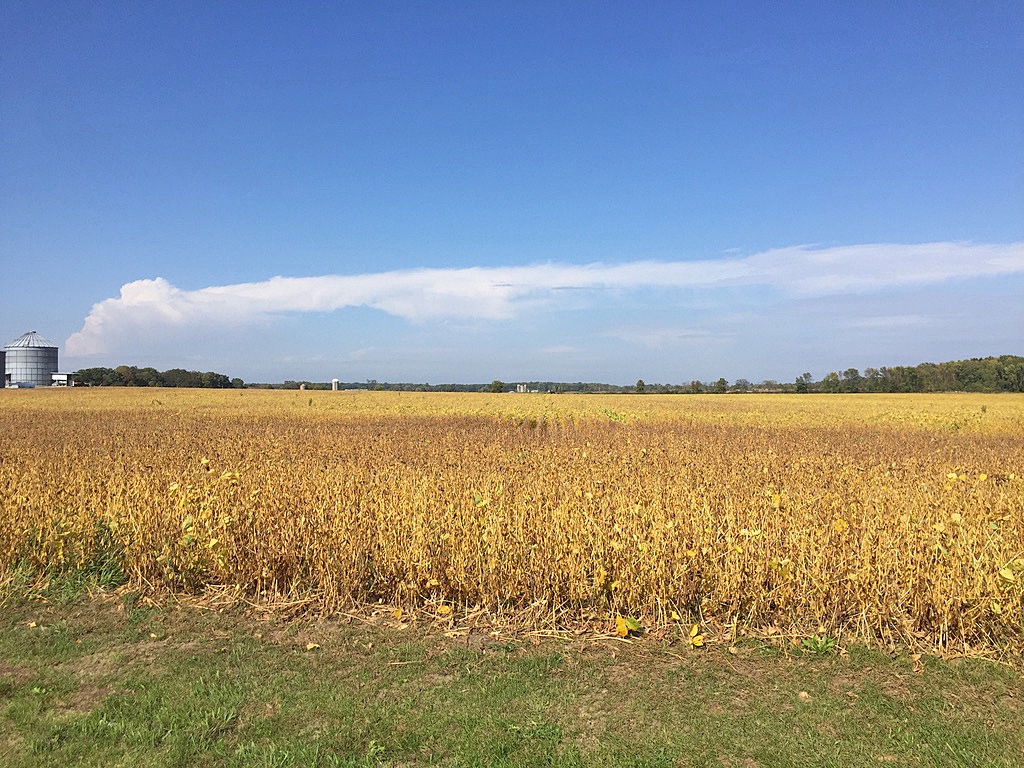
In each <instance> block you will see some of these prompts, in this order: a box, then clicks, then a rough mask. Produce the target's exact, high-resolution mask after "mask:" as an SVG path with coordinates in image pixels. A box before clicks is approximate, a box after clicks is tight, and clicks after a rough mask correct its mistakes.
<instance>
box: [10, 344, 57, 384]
mask: <svg viewBox="0 0 1024 768" xmlns="http://www.w3.org/2000/svg"><path fill="white" fill-rule="evenodd" d="M4 352H5V353H6V358H7V359H6V363H5V366H4V367H5V370H6V371H7V375H6V377H5V378H6V380H7V383H8V384H11V385H16V384H31V385H33V386H36V387H48V386H50V384H51V383H52V381H53V380H52V376H53V374H55V373H56V372H57V345H56V344H54V343H53V342H52V341H48V340H47V339H44V338H43V337H42V336H40V335H39V334H38V333H36V332H35V331H29V332H28V333H26V334H24V335H23V336H19V337H18V338H16V339H15V340H14V341H12V342H11V343H10V344H8V345H7V346H5V347H4Z"/></svg>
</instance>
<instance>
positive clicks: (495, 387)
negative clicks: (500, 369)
mask: <svg viewBox="0 0 1024 768" xmlns="http://www.w3.org/2000/svg"><path fill="white" fill-rule="evenodd" d="M487 391H488V392H495V393H497V392H504V391H505V382H504V381H499V380H498V379H495V380H494V381H492V382H491V383H490V384H488V385H487Z"/></svg>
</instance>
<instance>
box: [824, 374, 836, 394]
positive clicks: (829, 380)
mask: <svg viewBox="0 0 1024 768" xmlns="http://www.w3.org/2000/svg"><path fill="white" fill-rule="evenodd" d="M839 387H840V382H839V374H838V373H836V372H835V371H830V372H829V374H828V375H827V376H826V377H825V378H824V379H822V380H821V391H822V392H838V391H839Z"/></svg>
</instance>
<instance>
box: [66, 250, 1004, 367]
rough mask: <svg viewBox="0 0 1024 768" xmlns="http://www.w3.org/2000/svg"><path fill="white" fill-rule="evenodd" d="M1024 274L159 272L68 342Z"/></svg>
mask: <svg viewBox="0 0 1024 768" xmlns="http://www.w3.org/2000/svg"><path fill="white" fill-rule="evenodd" d="M1021 273H1024V243H1010V244H1002V245H984V244H982V245H979V244H972V243H929V244H920V245H891V244H869V245H854V246H842V247H834V248H815V247H810V246H798V247H791V248H781V249H774V250H770V251H765V252H762V253H757V254H753V255H751V256H746V257H741V258H726V259H715V260H710V259H707V260H698V261H674V262H652V261H638V262H627V263H622V264H611V265H608V264H587V265H567V264H537V265H531V266H519V267H472V268H461V269H414V270H401V271H392V272H380V273H375V274H364V275H326V276H322V277H274V278H271V279H269V280H266V281H263V282H257V283H241V284H238V285H225V286H214V287H209V288H201V289H199V290H193V291H184V290H181V289H179V288H177V287H175V286H174V285H172V284H171V283H169V282H168V281H167V280H165V279H163V278H161V277H157V278H154V279H151V280H137V281H135V282H131V283H127V284H125V285H124V286H122V288H121V294H120V296H118V297H116V298H110V299H105V300H103V301H101V302H99V303H97V304H95V305H94V306H93V308H92V311H91V312H90V313H89V315H88V316H87V317H86V318H85V321H84V323H83V325H82V328H81V330H79V331H78V332H76V333H74V334H72V335H71V336H70V337H69V338H68V340H67V342H66V345H65V346H66V350H67V352H68V354H70V355H89V354H96V353H100V352H104V351H108V350H109V349H110V348H111V347H112V346H113V345H114V344H115V343H116V339H117V338H118V337H119V336H120V335H121V333H123V332H124V331H125V330H126V329H129V330H134V331H140V330H141V331H145V330H152V331H156V330H158V329H160V328H167V327H175V326H177V327H188V326H197V325H205V324H210V323H230V324H244V323H248V322H252V321H253V320H254V319H257V318H260V317H263V316H267V315H271V314H274V313H281V312H333V311H336V310H339V309H343V308H345V307H358V306H361V307H372V308H375V309H379V310H381V311H383V312H387V313H389V314H392V315H396V316H399V317H403V318H407V319H409V320H427V319H432V318H439V317H463V318H480V319H489V320H501V319H508V318H512V317H514V316H515V315H516V313H517V311H518V310H519V309H520V308H521V307H522V306H523V305H524V304H525V303H527V302H537V301H552V302H554V301H557V297H558V296H559V294H560V292H562V291H565V290H577V291H580V290H582V291H607V290H637V289H643V288H661V289H713V288H716V287H730V286H764V287H767V288H771V289H774V290H777V291H781V292H783V293H785V294H790V295H799V296H823V295H830V294H839V293H864V292H872V291H878V290H883V289H887V288H899V287H911V286H921V285H928V284H935V283H942V282H947V281H951V280H959V279H967V278H976V277H993V276H998V275H1010V274H1021Z"/></svg>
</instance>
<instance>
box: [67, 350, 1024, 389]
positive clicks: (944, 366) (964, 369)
mask: <svg viewBox="0 0 1024 768" xmlns="http://www.w3.org/2000/svg"><path fill="white" fill-rule="evenodd" d="M75 378H76V380H77V382H78V383H79V384H83V385H87V386H101V387H202V388H216V389H227V388H236V389H240V388H242V387H245V386H249V387H259V388H265V389H330V388H331V384H330V382H311V381H292V380H288V381H285V382H283V383H281V384H249V385H246V384H245V382H243V381H242V380H241V379H238V378H233V379H229V378H228V377H227V376H225V375H224V374H222V373H214V372H212V371H209V372H205V373H201V372H199V371H186V370H184V369H182V368H172V369H171V370H169V371H157V370H156V369H155V368H136V367H135V366H129V365H120V366H118V367H117V368H83V369H82V370H80V371H77V372H76V373H75ZM517 387H522V388H524V389H526V390H527V391H528V392H545V393H562V392H575V393H585V394H586V393H592V394H601V393H635V394H726V393H736V392H762V393H773V392H794V393H804V392H807V393H809V392H824V393H833V392H834V393H843V392H845V393H858V392H1024V357H1020V356H1016V355H1002V356H1000V357H979V358H971V359H970V360H952V361H950V362H945V363H921V364H919V365H913V366H903V365H897V366H888V367H882V368H865V369H864V371H863V373H862V372H861V371H859V370H858V369H856V368H847V369H846V370H844V371H842V372H840V371H832V372H830V373H829V374H827V375H826V376H824V377H823V378H822V379H821V380H819V381H815V380H814V377H813V376H812V375H811V374H810V373H802V374H800V375H799V376H797V377H796V380H795V381H793V382H778V381H775V380H774V379H766V380H764V381H762V382H760V383H757V384H755V383H753V382H750V381H748V380H747V379H737V380H736V381H734V382H729V381H727V380H726V379H724V378H719V379H717V380H716V381H713V382H702V381H697V380H694V381H691V382H689V383H687V384H648V383H645V382H644V381H643V379H639V380H637V382H636V384H630V385H619V384H600V383H595V382H582V381H577V382H557V381H525V382H513V383H506V382H504V381H500V380H497V379H496V380H494V381H492V382H491V383H490V384H410V383H398V384H395V383H388V382H378V381H376V380H375V379H369V380H367V381H365V382H343V383H339V388H340V389H369V390H390V391H400V392H512V391H515V390H516V389H517Z"/></svg>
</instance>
